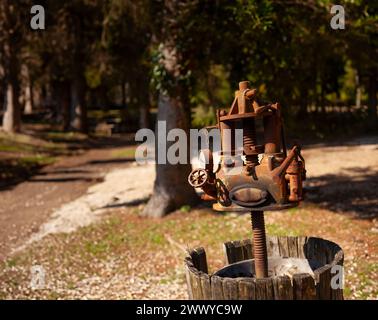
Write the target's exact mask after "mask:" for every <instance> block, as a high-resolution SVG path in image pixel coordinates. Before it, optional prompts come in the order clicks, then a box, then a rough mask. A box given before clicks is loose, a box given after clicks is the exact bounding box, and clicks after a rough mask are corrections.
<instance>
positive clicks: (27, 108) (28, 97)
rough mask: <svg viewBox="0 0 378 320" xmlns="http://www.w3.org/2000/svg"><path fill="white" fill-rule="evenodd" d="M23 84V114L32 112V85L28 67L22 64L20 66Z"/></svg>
mask: <svg viewBox="0 0 378 320" xmlns="http://www.w3.org/2000/svg"><path fill="white" fill-rule="evenodd" d="M21 70H22V72H21V73H22V77H23V85H24V114H32V113H33V105H34V104H33V87H32V81H31V79H30V72H29V67H28V66H27V65H26V64H23V65H22V67H21Z"/></svg>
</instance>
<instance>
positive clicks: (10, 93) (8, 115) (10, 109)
mask: <svg viewBox="0 0 378 320" xmlns="http://www.w3.org/2000/svg"><path fill="white" fill-rule="evenodd" d="M17 86H18V84H16V83H14V82H12V81H9V82H8V84H7V93H6V98H5V99H6V101H5V113H4V118H3V130H4V131H5V132H19V131H20V129H21V112H20V104H19V102H18V87H17Z"/></svg>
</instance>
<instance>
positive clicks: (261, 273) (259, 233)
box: [251, 211, 268, 278]
mask: <svg viewBox="0 0 378 320" xmlns="http://www.w3.org/2000/svg"><path fill="white" fill-rule="evenodd" d="M251 222H252V231H253V251H254V255H255V256H254V258H255V273H256V278H266V277H268V252H267V248H266V235H265V222H264V211H251Z"/></svg>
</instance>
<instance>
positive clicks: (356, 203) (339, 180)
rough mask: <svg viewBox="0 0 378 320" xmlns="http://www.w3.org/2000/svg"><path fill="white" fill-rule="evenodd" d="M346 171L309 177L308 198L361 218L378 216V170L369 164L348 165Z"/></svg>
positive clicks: (330, 208) (310, 200)
mask: <svg viewBox="0 0 378 320" xmlns="http://www.w3.org/2000/svg"><path fill="white" fill-rule="evenodd" d="M345 171H346V173H345V174H340V175H336V174H327V175H322V176H319V177H314V178H308V179H307V181H306V188H305V189H306V197H305V198H306V202H310V203H311V202H312V203H315V204H317V205H320V206H321V207H323V208H325V209H328V210H331V211H335V212H338V213H347V214H352V215H353V216H355V217H356V218H359V219H374V218H377V217H378V173H377V171H375V170H373V169H372V168H370V167H367V168H361V167H356V168H348V169H345Z"/></svg>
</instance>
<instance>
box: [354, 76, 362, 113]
mask: <svg viewBox="0 0 378 320" xmlns="http://www.w3.org/2000/svg"><path fill="white" fill-rule="evenodd" d="M355 85H356V108H357V109H360V108H361V97H362V90H361V81H360V74H359V72H358V70H356V76H355Z"/></svg>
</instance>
